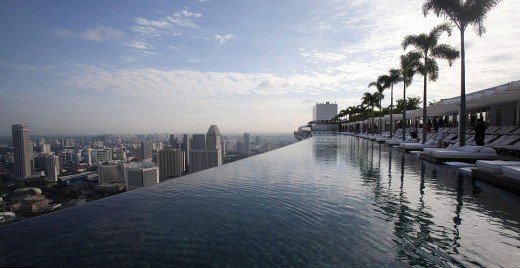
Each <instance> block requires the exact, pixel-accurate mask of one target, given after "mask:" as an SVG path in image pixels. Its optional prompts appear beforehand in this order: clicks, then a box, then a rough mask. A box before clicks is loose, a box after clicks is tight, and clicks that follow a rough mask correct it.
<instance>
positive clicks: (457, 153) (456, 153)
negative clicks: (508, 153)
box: [432, 150, 497, 159]
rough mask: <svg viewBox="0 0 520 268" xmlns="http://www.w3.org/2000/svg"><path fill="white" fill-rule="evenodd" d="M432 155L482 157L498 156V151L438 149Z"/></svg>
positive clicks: (464, 157)
mask: <svg viewBox="0 0 520 268" xmlns="http://www.w3.org/2000/svg"><path fill="white" fill-rule="evenodd" d="M432 155H433V156H435V157H438V158H454V159H456V158H462V159H481V158H490V157H496V156H497V154H496V153H470V152H462V151H451V150H443V151H441V150H436V151H433V152H432Z"/></svg>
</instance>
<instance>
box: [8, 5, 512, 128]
mask: <svg viewBox="0 0 520 268" xmlns="http://www.w3.org/2000/svg"><path fill="white" fill-rule="evenodd" d="M423 2H424V1H419V0H414V1H404V0H400V1H392V2H384V3H382V2H381V1H375V0H373V1H342V2H339V1H319V2H314V1H284V2H275V1H263V2H247V3H246V2H241V1H216V0H206V1H201V0H199V1H195V0H192V1H178V2H175V3H169V2H159V1H158V2H151V3H150V2H144V1H141V2H132V4H131V5H126V6H122V5H121V2H119V1H103V2H96V1H95V2H65V1H63V2H51V1H38V2H25V1H17V2H13V1H9V2H3V3H1V4H0V14H1V15H0V22H1V23H0V36H2V40H3V42H2V43H1V44H0V49H2V51H3V53H2V54H1V55H0V94H1V95H2V98H0V135H3V136H8V135H10V131H11V129H10V128H11V125H13V124H23V125H28V126H30V127H31V135H94V134H100V133H171V132H174V133H179V134H180V133H205V132H206V128H207V126H208V125H211V124H217V125H219V127H220V128H222V129H225V130H226V132H227V133H241V132H244V131H248V132H250V133H283V132H291V131H293V130H295V129H296V128H297V127H298V126H299V125H302V124H304V123H306V122H308V121H310V120H311V119H312V114H311V112H310V111H311V109H312V107H313V106H314V105H315V103H317V102H326V101H331V102H336V103H338V106H339V109H344V108H346V107H347V106H351V105H357V104H359V103H360V102H361V97H362V94H363V93H364V92H367V91H368V92H372V91H373V89H372V88H370V89H369V88H368V83H369V82H372V81H374V80H375V79H376V78H377V76H379V75H381V74H385V73H387V71H388V70H389V69H390V68H395V67H398V66H399V56H400V55H402V54H404V53H405V51H403V50H402V48H401V42H402V39H403V38H404V37H405V36H406V35H410V34H420V33H427V32H429V31H430V30H431V29H432V28H433V27H434V26H436V25H438V24H440V23H442V22H444V20H443V19H442V18H437V17H436V16H434V15H433V14H430V15H428V16H427V17H424V15H423V14H422V12H421V7H422V4H423ZM394 6H399V7H400V8H399V9H395V8H394ZM515 10H520V3H519V2H517V1H512V0H504V1H501V2H500V3H499V4H498V5H497V7H496V8H494V9H493V10H491V11H490V12H489V14H488V16H487V18H486V19H485V21H484V25H485V27H486V29H487V32H486V33H485V34H484V35H483V36H482V37H478V36H476V34H475V33H474V31H473V29H468V30H467V31H466V48H467V50H466V56H467V63H466V64H467V65H466V77H467V89H466V90H467V93H470V92H474V91H478V90H482V89H484V88H488V87H493V86H497V85H499V84H504V83H507V82H510V81H512V80H518V79H519V78H518V76H517V75H518V73H520V66H518V64H516V63H517V62H518V61H519V57H520V53H519V52H520V51H519V50H520V40H519V38H517V36H519V35H520V29H519V27H517V26H516V25H518V24H520V18H518V16H516V14H515ZM459 38H460V37H459V33H458V31H457V30H456V29H454V32H453V34H452V36H451V37H448V36H446V35H444V36H442V37H441V42H442V43H448V44H450V45H453V46H455V47H458V46H459V42H460V41H459ZM497 40H498V41H499V42H497ZM439 66H440V75H439V80H438V81H437V82H434V83H429V84H428V88H429V94H428V98H429V101H433V100H439V99H441V98H446V97H454V96H457V95H458V92H459V90H460V60H457V61H456V62H455V63H454V64H453V66H452V67H448V65H447V63H446V62H443V61H439ZM421 80H422V77H420V76H417V77H416V78H415V80H414V83H413V84H412V86H411V87H409V88H408V89H407V96H410V97H422V83H421V82H422V81H421ZM394 92H395V93H394V99H399V98H401V97H402V89H401V87H400V86H399V85H398V86H397V88H396V89H394ZM385 95H386V96H387V97H386V98H385V100H384V101H383V105H384V106H388V104H389V92H385Z"/></svg>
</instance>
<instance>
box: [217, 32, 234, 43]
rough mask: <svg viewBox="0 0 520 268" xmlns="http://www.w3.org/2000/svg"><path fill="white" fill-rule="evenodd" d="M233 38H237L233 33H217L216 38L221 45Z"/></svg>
mask: <svg viewBox="0 0 520 268" xmlns="http://www.w3.org/2000/svg"><path fill="white" fill-rule="evenodd" d="M231 39H235V36H234V35H233V34H226V35H218V34H216V35H215V40H217V41H218V43H219V45H222V44H224V43H226V42H227V41H229V40H231Z"/></svg>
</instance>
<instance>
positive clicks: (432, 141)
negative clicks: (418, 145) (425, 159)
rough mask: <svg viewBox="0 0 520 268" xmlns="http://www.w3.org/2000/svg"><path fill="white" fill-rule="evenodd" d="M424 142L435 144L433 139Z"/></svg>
mask: <svg viewBox="0 0 520 268" xmlns="http://www.w3.org/2000/svg"><path fill="white" fill-rule="evenodd" d="M424 144H427V145H433V144H435V141H434V140H428V141H426V142H425V143H424Z"/></svg>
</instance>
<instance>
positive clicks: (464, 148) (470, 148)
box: [457, 145, 484, 153]
mask: <svg viewBox="0 0 520 268" xmlns="http://www.w3.org/2000/svg"><path fill="white" fill-rule="evenodd" d="M483 148H484V146H471V145H466V146H462V147H459V148H457V150H458V151H461V152H467V153H478V152H480V150H482V149H483Z"/></svg>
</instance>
